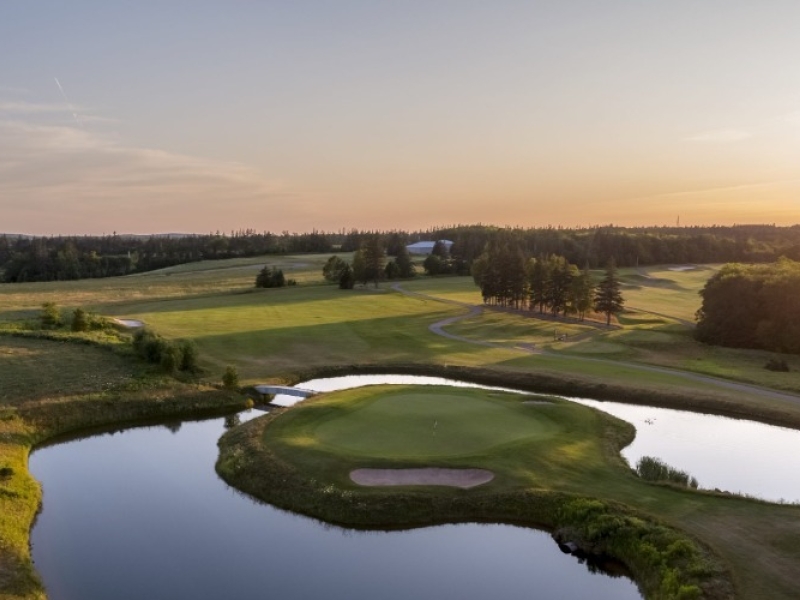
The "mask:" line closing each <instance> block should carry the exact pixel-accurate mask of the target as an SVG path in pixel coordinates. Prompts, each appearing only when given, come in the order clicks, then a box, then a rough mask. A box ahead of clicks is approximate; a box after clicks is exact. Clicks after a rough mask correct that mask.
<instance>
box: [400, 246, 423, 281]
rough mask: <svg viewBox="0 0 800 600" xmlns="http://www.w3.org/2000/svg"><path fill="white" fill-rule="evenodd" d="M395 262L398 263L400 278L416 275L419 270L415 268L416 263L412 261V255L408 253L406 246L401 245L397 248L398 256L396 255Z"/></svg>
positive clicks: (409, 277)
mask: <svg viewBox="0 0 800 600" xmlns="http://www.w3.org/2000/svg"><path fill="white" fill-rule="evenodd" d="M394 262H395V264H396V265H397V276H398V277H399V278H400V279H411V278H412V277H416V275H417V272H416V269H415V268H414V263H413V262H411V255H410V254H409V253H408V250H407V249H406V247H405V246H400V248H399V249H398V250H397V256H395V259H394Z"/></svg>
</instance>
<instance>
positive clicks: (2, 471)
mask: <svg viewBox="0 0 800 600" xmlns="http://www.w3.org/2000/svg"><path fill="white" fill-rule="evenodd" d="M13 475H14V469H12V468H11V467H0V481H5V480H6V479H11V477H12V476H13Z"/></svg>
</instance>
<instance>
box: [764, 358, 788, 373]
mask: <svg viewBox="0 0 800 600" xmlns="http://www.w3.org/2000/svg"><path fill="white" fill-rule="evenodd" d="M764 368H765V369H767V371H777V372H779V373H788V372H789V365H788V364H787V362H786V361H785V360H783V359H782V358H770V359H769V360H768V361H767V364H766V365H764Z"/></svg>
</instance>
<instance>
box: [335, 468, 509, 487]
mask: <svg viewBox="0 0 800 600" xmlns="http://www.w3.org/2000/svg"><path fill="white" fill-rule="evenodd" d="M350 479H352V480H353V481H354V482H355V483H357V484H358V485H368V486H388V485H445V486H448V487H458V488H463V489H467V488H473V487H476V486H478V485H483V484H484V483H489V482H490V481H491V480H492V479H494V473H492V472H491V471H487V470H486V469H439V468H427V469H356V470H355V471H351V472H350Z"/></svg>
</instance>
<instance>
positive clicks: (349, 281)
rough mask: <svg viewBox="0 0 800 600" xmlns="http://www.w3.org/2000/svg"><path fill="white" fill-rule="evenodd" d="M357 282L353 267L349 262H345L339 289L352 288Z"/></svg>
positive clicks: (340, 276)
mask: <svg viewBox="0 0 800 600" xmlns="http://www.w3.org/2000/svg"><path fill="white" fill-rule="evenodd" d="M353 262H355V261H353ZM355 284H356V278H355V275H354V274H353V268H352V267H351V266H350V265H348V264H347V263H345V265H344V269H342V272H341V274H340V275H339V289H340V290H352V289H353V286H354V285H355Z"/></svg>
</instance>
